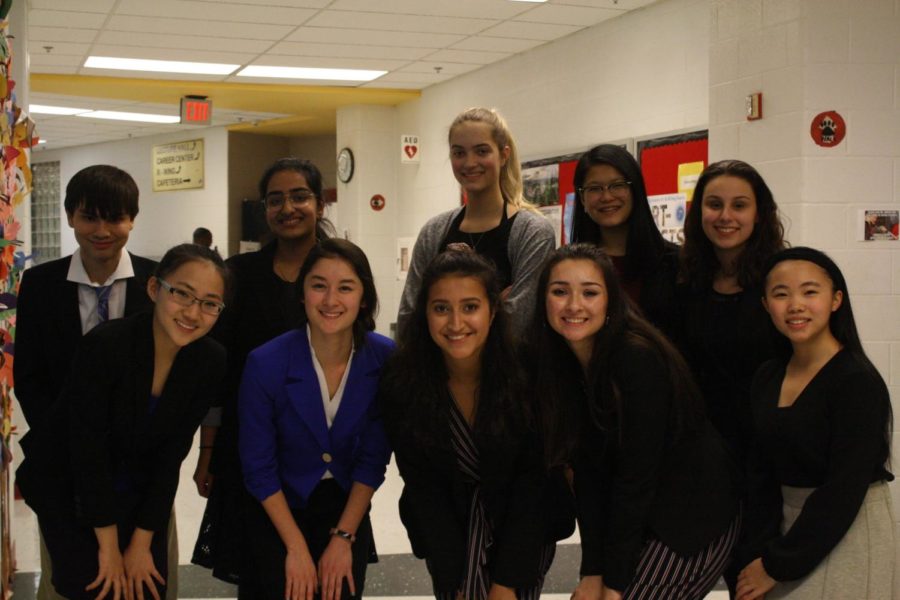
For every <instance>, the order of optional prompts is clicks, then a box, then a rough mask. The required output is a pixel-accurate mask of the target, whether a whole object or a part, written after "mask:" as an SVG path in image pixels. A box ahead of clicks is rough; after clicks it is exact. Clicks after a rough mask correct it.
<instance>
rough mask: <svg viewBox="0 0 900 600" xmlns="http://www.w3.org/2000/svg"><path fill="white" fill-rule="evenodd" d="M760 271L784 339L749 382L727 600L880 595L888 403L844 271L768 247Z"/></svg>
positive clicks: (889, 553) (887, 555) (887, 538)
mask: <svg viewBox="0 0 900 600" xmlns="http://www.w3.org/2000/svg"><path fill="white" fill-rule="evenodd" d="M764 274H765V288H764V289H765V295H764V297H763V302H764V303H765V307H766V310H767V311H768V313H769V316H770V317H771V319H772V323H773V324H774V325H775V328H776V329H777V330H778V332H779V333H780V334H781V335H782V336H784V338H785V339H786V341H787V342H789V346H787V347H786V348H785V350H786V351H785V352H784V353H783V355H782V356H781V357H779V358H777V359H774V360H771V361H769V362H767V363H765V364H764V365H763V366H762V367H761V368H760V369H759V371H758V372H757V374H756V377H755V378H754V380H753V388H752V392H751V397H752V402H753V425H754V434H755V435H754V440H755V444H754V452H753V453H752V455H751V463H750V464H751V467H750V469H749V473H748V475H749V477H748V479H749V484H750V485H749V500H748V509H749V510H748V522H747V523H748V527H747V531H748V535H747V537H748V540H747V544H746V546H747V547H746V548H745V549H744V552H742V554H743V555H744V558H745V560H744V562H748V563H749V564H747V566H746V567H744V569H743V570H742V571H741V573H740V576H739V578H738V587H737V591H738V599H739V600H753V599H755V598H763V597H765V598H768V599H771V598H791V599H794V600H813V599H815V600H820V599H824V598H828V599H835V600H837V599H838V598H864V599H872V600H875V599H882V598H891V595H892V585H893V577H894V576H895V573H894V550H895V545H896V544H895V542H894V535H893V530H894V517H893V512H892V509H891V495H890V491H889V490H888V486H887V485H886V482H887V481H891V480H892V479H893V475H891V473H890V472H889V471H888V463H889V460H890V447H891V421H892V418H891V401H890V395H889V394H888V389H887V386H886V385H885V382H884V380H883V379H882V377H881V375H879V373H878V371H877V370H876V368H875V366H874V365H873V364H872V362H871V361H870V360H869V359H868V357H866V354H865V352H864V351H863V348H862V344H861V343H860V340H859V334H858V333H857V331H856V324H855V321H854V319H853V310H852V308H851V306H850V294H849V291H848V290H847V284H846V282H845V281H844V276H843V274H842V273H841V271H840V269H839V268H838V266H837V265H836V264H835V263H834V261H832V260H831V259H830V258H829V257H828V256H827V255H825V254H824V253H822V252H820V251H818V250H813V249H812V248H791V249H789V250H785V251H783V252H780V253H778V254H776V255H775V256H773V257H772V258H771V259H770V260H769V262H768V265H767V267H766V270H765V271H764Z"/></svg>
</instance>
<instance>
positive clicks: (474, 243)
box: [440, 203, 519, 289]
mask: <svg viewBox="0 0 900 600" xmlns="http://www.w3.org/2000/svg"><path fill="white" fill-rule="evenodd" d="M507 206H508V205H507V204H505V203H504V204H503V217H502V218H501V219H500V224H499V225H497V226H496V227H494V228H493V229H489V230H487V231H484V232H480V233H466V232H464V231H460V230H459V226H460V224H461V223H462V221H463V219H464V218H465V216H466V211H464V210H462V211H460V213H459V214H458V215H457V216H456V218H455V219H453V222H452V223H450V231H448V232H447V237H446V238H444V241H443V242H442V243H441V246H440V247H441V252H443V251H444V250H446V249H447V245H448V244H459V243H462V244H466V245H468V246H469V247H471V248H472V249H473V250H475V252H477V253H478V254H480V255H481V256H483V257H485V258H487V259H489V260H490V261H491V262H493V263H494V266H495V267H497V275H499V281H500V288H501V289H504V288H506V287H508V286H510V285H512V264H511V263H510V262H509V252H508V247H509V232H510V230H511V229H512V224H513V220H514V219H515V218H516V215H518V214H519V213H516V214H515V215H513V216H512V217H508V216H506V211H507V210H508V209H507Z"/></svg>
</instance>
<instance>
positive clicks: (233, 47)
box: [97, 31, 272, 60]
mask: <svg viewBox="0 0 900 600" xmlns="http://www.w3.org/2000/svg"><path fill="white" fill-rule="evenodd" d="M97 43H98V44H103V45H105V46H144V47H147V48H182V49H185V50H209V51H212V52H232V53H249V54H254V55H255V54H259V53H260V52H265V51H266V50H268V49H269V48H271V47H272V42H271V41H269V40H241V39H233V38H220V37H202V36H198V35H166V34H162V33H140V32H137V31H129V32H125V31H104V32H102V33H101V34H100V36H99V37H98V38H97ZM183 60H188V58H184V59H183Z"/></svg>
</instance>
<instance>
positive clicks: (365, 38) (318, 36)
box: [285, 27, 465, 48]
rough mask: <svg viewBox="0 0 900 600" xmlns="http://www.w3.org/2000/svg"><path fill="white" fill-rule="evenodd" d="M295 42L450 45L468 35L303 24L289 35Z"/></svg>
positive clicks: (289, 38) (421, 46)
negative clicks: (303, 25) (308, 25)
mask: <svg viewBox="0 0 900 600" xmlns="http://www.w3.org/2000/svg"><path fill="white" fill-rule="evenodd" d="M285 39H286V40H289V41H292V42H322V43H326V44H366V45H372V46H397V47H403V48H446V47H447V46H450V45H451V44H455V43H456V42H459V41H460V40H464V39H465V35H460V34H450V33H409V32H403V31H369V30H366V29H343V28H332V27H301V28H300V29H298V30H297V31H295V32H294V33H292V34H290V35H289V36H287V38H285Z"/></svg>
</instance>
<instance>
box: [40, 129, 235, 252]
mask: <svg viewBox="0 0 900 600" xmlns="http://www.w3.org/2000/svg"><path fill="white" fill-rule="evenodd" d="M200 138H202V139H203V140H204V151H205V153H206V162H205V165H204V170H205V173H204V179H205V185H204V187H203V188H202V189H197V190H180V191H175V192H154V191H153V179H152V166H153V165H152V147H153V146H154V145H157V144H168V143H172V142H180V141H186V140H194V139H200ZM56 160H58V161H59V163H60V165H59V170H60V188H61V189H60V218H61V219H62V223H63V225H62V227H61V233H60V246H61V248H60V256H66V255H68V254H71V253H72V252H73V251H74V250H75V247H76V244H75V236H74V235H73V234H72V229H71V228H69V227H68V226H66V225H65V219H66V215H65V211H64V210H63V207H62V202H63V199H64V198H65V193H66V190H65V187H66V184H67V183H68V182H69V179H71V178H72V176H73V175H75V173H77V172H78V171H80V170H81V169H83V168H85V167H87V166H90V165H96V164H107V165H115V166H117V167H119V168H120V169H124V170H125V171H127V172H128V173H129V174H131V176H132V177H133V178H134V180H135V181H136V182H137V185H138V189H139V190H140V212H139V213H138V216H137V219H136V220H135V226H134V229H133V230H132V232H131V236H130V237H129V241H128V249H129V250H131V251H132V252H134V253H135V254H139V255H141V256H146V257H149V258H157V259H158V258H160V257H161V256H162V255H163V253H164V252H165V251H166V250H168V249H169V248H171V247H172V246H174V245H176V244H180V243H183V242H190V241H191V233H192V232H193V231H194V229H196V228H197V227H201V226H202V227H206V228H207V229H209V230H210V231H212V234H213V239H214V240H216V244H217V245H219V247H220V248H223V249H225V248H227V245H226V244H224V243H222V240H227V239H228V131H227V130H226V129H225V128H224V127H214V128H209V129H200V130H190V131H183V132H181V133H169V134H164V135H158V136H153V137H147V138H137V139H132V140H123V141H121V142H109V143H105V144H92V145H88V146H81V147H77V148H64V149H61V150H48V151H40V152H35V153H34V154H33V155H32V162H34V163H41V162H51V161H56Z"/></svg>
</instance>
